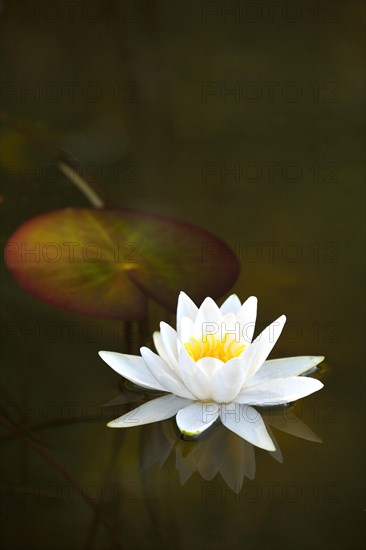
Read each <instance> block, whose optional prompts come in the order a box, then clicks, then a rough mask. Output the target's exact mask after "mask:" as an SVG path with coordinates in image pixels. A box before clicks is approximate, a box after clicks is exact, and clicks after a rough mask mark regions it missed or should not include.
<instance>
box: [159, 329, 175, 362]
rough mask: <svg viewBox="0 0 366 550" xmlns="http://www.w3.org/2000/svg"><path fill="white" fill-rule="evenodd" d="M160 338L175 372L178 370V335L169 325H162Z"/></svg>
mask: <svg viewBox="0 0 366 550" xmlns="http://www.w3.org/2000/svg"><path fill="white" fill-rule="evenodd" d="M160 337H161V342H162V344H163V347H164V350H165V354H166V356H167V357H168V362H169V364H170V365H171V367H173V368H174V369H175V370H177V369H178V349H177V340H178V335H177V333H176V331H175V330H174V329H173V328H172V327H171V326H170V325H168V324H167V323H164V322H161V323H160Z"/></svg>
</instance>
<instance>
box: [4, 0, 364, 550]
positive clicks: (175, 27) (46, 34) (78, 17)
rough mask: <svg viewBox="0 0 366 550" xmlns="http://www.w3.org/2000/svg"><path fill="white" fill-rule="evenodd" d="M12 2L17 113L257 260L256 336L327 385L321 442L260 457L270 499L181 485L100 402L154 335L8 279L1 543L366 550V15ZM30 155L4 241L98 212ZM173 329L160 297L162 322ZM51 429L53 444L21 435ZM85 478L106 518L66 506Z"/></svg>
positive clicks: (322, 5) (19, 156)
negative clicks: (305, 359) (68, 214)
mask: <svg viewBox="0 0 366 550" xmlns="http://www.w3.org/2000/svg"><path fill="white" fill-rule="evenodd" d="M1 9H2V11H1V21H2V48H3V49H2V56H1V57H2V70H1V73H2V74H1V77H2V83H3V84H2V94H3V97H2V105H3V107H2V108H3V110H4V111H6V112H7V114H8V115H10V116H11V117H14V119H15V120H17V122H18V123H20V124H21V125H22V126H23V127H25V128H27V129H28V130H30V131H32V132H34V133H35V134H36V135H38V136H40V137H42V139H44V140H46V141H48V142H50V143H53V144H55V145H57V146H59V147H61V148H64V149H66V150H67V151H69V152H70V153H72V154H73V155H74V156H75V157H76V158H77V159H79V160H80V161H81V162H82V163H83V166H84V168H85V169H86V170H89V171H90V172H88V173H89V175H90V173H91V174H94V175H95V178H96V179H98V181H99V183H100V184H101V186H102V188H103V190H104V191H105V192H106V193H107V194H108V196H109V198H110V200H111V201H112V202H114V203H116V204H122V205H126V206H130V207H137V208H140V209H145V210H148V211H151V212H156V213H161V214H166V215H169V216H172V217H176V218H179V219H182V220H185V221H189V222H193V223H196V224H199V225H201V226H202V227H204V228H206V229H209V230H211V231H212V232H214V233H216V234H217V235H218V236H220V237H221V238H223V239H224V240H226V242H227V243H228V244H230V245H231V246H232V247H233V248H234V249H235V250H236V252H237V253H238V255H239V256H240V259H241V263H242V271H241V275H240V277H239V279H238V281H237V284H236V285H235V288H234V289H233V290H234V291H235V292H236V293H237V294H238V295H239V297H240V298H241V299H242V300H244V299H245V298H246V297H247V296H249V295H251V294H255V295H257V296H258V298H259V324H260V325H261V326H263V325H264V324H265V323H267V322H270V321H272V320H273V319H274V318H276V317H277V316H279V315H280V314H282V313H285V314H286V315H287V317H288V326H287V328H286V329H285V331H284V333H283V336H282V337H281V338H280V340H279V342H278V344H277V346H276V348H275V350H274V352H273V357H285V356H291V355H302V354H314V355H325V356H326V369H325V370H324V372H323V373H321V379H322V380H323V381H324V383H325V388H324V389H323V390H322V391H321V392H320V393H317V394H315V395H313V396H311V397H309V398H307V399H306V400H304V401H303V402H301V411H302V418H303V420H306V422H307V424H308V425H309V426H311V427H312V429H313V430H314V431H315V432H316V433H317V434H318V435H319V436H320V437H321V438H322V440H323V443H322V444H321V445H319V444H317V445H316V444H314V443H309V442H307V441H304V440H301V439H296V438H293V437H291V436H289V435H284V434H281V433H279V435H278V441H279V443H280V446H281V449H282V452H283V455H284V463H283V465H280V464H278V463H277V462H275V461H273V460H272V458H270V457H268V454H267V453H265V452H264V451H261V450H257V451H256V462H257V473H256V477H255V483H256V484H257V485H256V487H257V489H258V488H259V489H258V490H260V492H261V493H260V497H258V498H257V499H256V500H255V502H253V501H252V500H253V498H252V499H251V498H249V499H248V498H247V497H248V494H247V493H243V492H242V493H241V494H240V496H239V497H236V496H235V494H234V493H230V492H228V493H225V491H229V490H228V489H226V486H225V484H224V482H223V480H222V478H221V477H220V476H219V475H218V476H217V477H215V478H214V480H213V481H212V483H213V484H214V485H213V486H212V487H214V491H215V494H213V495H212V497H211V496H210V498H208V499H207V500H206V501H205V499H204V498H203V496H202V495H203V492H204V491H205V490H206V489H207V485H205V484H206V482H205V481H204V480H202V478H201V477H200V476H199V475H198V474H194V475H193V476H192V478H191V479H190V480H189V481H188V482H187V483H186V484H185V485H183V486H181V485H180V483H179V478H178V472H177V470H176V468H175V462H174V461H175V458H174V453H173V454H172V455H171V456H170V457H169V459H168V461H167V464H166V465H165V466H164V467H163V468H162V469H159V468H158V466H156V465H155V466H153V467H152V468H150V469H147V470H146V471H144V472H142V471H141V456H142V454H143V453H144V452H146V451H144V448H145V447H146V445H145V444H146V443H147V441H148V440H149V439H150V438H151V437H152V436H153V435H154V433H155V432H153V431H152V430H154V429H155V428H152V427H151V430H150V427H139V428H135V429H133V430H131V431H128V432H127V431H126V432H124V431H123V432H122V431H121V430H114V431H112V430H108V429H107V428H106V427H105V422H106V420H109V419H111V418H112V417H113V412H111V415H110V416H109V415H108V414H107V413H106V412H104V413H103V415H104V416H102V413H101V412H100V411H99V410H98V409H97V408H96V406H97V405H98V404H100V403H103V402H105V401H107V400H109V399H110V398H112V397H113V396H114V395H115V394H117V393H118V384H119V378H118V376H117V375H116V374H115V373H114V372H113V371H112V370H111V369H109V368H108V367H107V365H105V364H104V363H102V361H101V360H100V359H99V357H98V356H97V351H98V350H99V349H111V350H115V351H123V350H127V348H129V349H130V348H131V347H132V348H134V347H136V340H135V339H134V338H132V340H133V341H132V343H131V341H128V342H127V343H126V342H124V339H123V337H122V336H123V334H122V332H123V330H122V328H121V327H120V326H119V325H118V323H114V322H109V321H105V322H104V321H100V320H95V319H88V318H82V317H80V316H78V315H76V314H75V315H74V314H72V313H66V312H63V311H61V310H57V309H52V308H51V307H50V306H48V305H46V304H44V303H42V302H39V301H37V300H36V299H35V298H33V297H31V296H29V295H27V294H26V293H25V291H23V290H22V289H21V288H19V287H18V286H17V285H16V283H15V282H14V281H13V280H12V279H11V277H10V275H9V274H8V273H7V272H4V275H3V315H2V319H3V326H2V328H3V332H2V350H3V359H4V362H3V367H2V385H1V387H2V388H3V389H2V392H3V395H2V398H3V400H4V408H5V412H6V413H7V415H5V424H4V426H5V429H4V432H3V436H2V437H3V439H2V445H1V451H2V455H1V462H2V475H3V479H4V481H3V484H2V495H1V496H2V506H3V512H2V515H1V518H2V538H3V542H4V544H5V547H6V548H9V549H12V548H25V547H28V548H37V549H40V548H42V549H43V548H45V549H46V548H52V549H59V548H60V549H61V548H65V547H68V548H71V549H75V550H79V549H82V548H95V549H104V548H124V549H134V548H136V549H140V548H141V549H142V548H146V549H155V548H159V549H160V548H175V549H184V550H186V549H188V548H192V549H201V548H202V549H206V548H211V549H221V548H230V549H238V550H239V549H240V550H241V549H243V548H246V549H248V550H262V549H263V550H264V549H268V548H270V549H273V550H283V549H290V548H293V547H296V548H299V549H300V550H313V549H316V550H333V549H334V550H335V549H337V550H341V549H342V550H343V549H352V550H358V549H361V548H363V541H364V535H363V530H362V525H363V518H364V506H365V504H364V474H363V468H362V454H363V443H364V424H363V421H364V416H363V406H362V401H363V397H364V395H363V378H364V376H363V375H364V369H365V361H364V352H363V350H364V343H363V342H364V324H363V323H364V315H363V313H364V308H363V293H362V287H363V263H362V260H361V258H362V254H363V241H362V228H363V221H364V210H363V208H364V204H363V185H364V145H365V144H364V107H363V103H364V91H365V86H364V22H365V21H364V3H363V2H361V1H352V0H351V1H348V2H343V1H334V2H333V1H330V2H327V1H320V2H313V1H307V0H306V1H303V2H297V1H293V2H282V1H278V2H264V1H263V2H262V1H259V0H257V1H253V2H245V1H243V2H220V1H217V2H215V1H214V2H200V1H198V0H197V1H187V2H184V1H175V0H169V1H155V0H148V1H146V2H138V1H137V2H122V1H118V0H104V1H89V2H87V1H79V2H77V1H76V2H73V3H72V2H66V1H61V0H60V1H49V2H37V1H33V0H29V1H26V2H17V1H6V0H5V1H3V2H2V3H1ZM230 9H231V10H233V11H230ZM207 86H209V89H210V90H211V95H209V96H208V97H206V96H205V95H203V92H204V90H205V87H207ZM32 89H33V90H34V91H33V92H31V91H30V90H32ZM226 89H228V90H231V89H236V95H233V94H230V93H229V94H225V90H226ZM70 90H71V91H70ZM270 90H272V91H273V94H270ZM93 93H96V94H97V95H93ZM6 139H8V136H7V137H6ZM5 143H6V150H7V155H8V154H9V141H6V142H5ZM10 143H11V142H10ZM13 155H14V158H13V169H12V170H11V172H9V171H7V169H6V166H5V168H4V167H3V171H2V184H3V191H2V202H1V206H0V207H1V208H2V210H3V212H4V215H3V218H2V219H3V223H2V225H3V232H2V240H3V242H5V241H6V239H7V238H9V236H10V235H11V233H12V232H13V231H14V230H15V229H16V228H17V227H18V226H19V225H20V224H21V223H23V222H24V221H25V220H27V219H29V218H31V217H32V216H33V215H36V214H38V213H41V212H45V211H47V210H51V209H56V208H61V207H64V206H72V205H75V206H77V205H85V204H86V201H85V199H84V198H83V197H82V196H81V195H80V194H79V193H78V191H77V190H76V189H75V188H73V187H72V186H71V185H70V184H69V183H68V182H67V181H66V180H65V179H64V178H62V177H61V176H56V175H55V174H54V172H52V174H51V175H50V174H49V173H48V174H47V172H44V171H42V168H41V166H42V165H41V164H38V165H37V166H38V167H39V172H38V173H36V174H30V173H29V172H28V168H29V167H28V165H27V164H26V162H25V161H24V156H23V152H22V150H21V148H19V144H17V143H15V144H14V153H13ZM6 162H8V156H7V157H6ZM207 163H210V164H207ZM269 165H272V166H273V167H274V174H273V177H272V176H271V173H270V172H269ZM14 166H15V167H16V169H14ZM208 166H209V168H210V172H209V173H207V172H206V169H207V167H208ZM8 168H9V164H8ZM233 169H234V170H236V173H235V174H232V173H230V172H227V171H226V170H233ZM269 243H272V244H269ZM270 250H273V251H274V252H273V254H270ZM213 276H215V274H213ZM161 319H168V320H169V318H168V316H167V314H166V313H165V312H164V311H163V310H162V309H160V308H158V307H157V306H154V305H152V307H151V315H150V319H149V331H150V332H151V331H152V330H156V328H157V327H158V322H159V320H161ZM170 321H172V322H173V321H174V320H173V319H170ZM130 328H131V327H130ZM135 330H136V327H134V326H133V327H132V333H133V334H134V331H135ZM133 334H132V336H133ZM127 340H128V338H127ZM149 343H150V342H149ZM70 403H74V405H72V406H71V405H70ZM126 410H127V408H126ZM27 411H28V412H27ZM29 411H31V412H29ZM9 414H10V416H11V418H13V420H14V418H15V419H16V421H17V422H18V425H17V426H18V427H16V428H14V425H12V424H11V426H10V428H9V424H8V423H7V422H8V420H6V419H7V418H8V416H9ZM47 423H48V428H47V429H45V424H47ZM34 425H38V428H39V427H42V430H39V429H38V430H34V431H33V432H32V434H33V435H32V437H39V438H40V439H39V441H38V440H37V441H35V440H33V439H29V437H26V436H25V435H24V433H23V432H22V429H21V428H20V427H19V426H23V427H24V428H25V429H29V427H31V426H34ZM172 425H174V421H173V420H172ZM9 430H10V432H9ZM9 433H10V437H9ZM29 441H31V443H30V442H29ZM45 452H46V453H47V454H45ZM70 475H71V476H72V479H73V480H78V482H79V483H80V484H81V487H82V488H83V491H84V492H87V491H88V490H90V494H91V495H92V494H93V487H96V489H95V490H96V491H97V498H96V507H91V506H90V505H89V504H88V503H87V502H85V501H84V500H83V498H82V497H81V496H79V494H78V493H76V494H75V495H74V496H70V492H68V487H70V486H69V485H68V483H69V482H70V479H71V478H70V477H69V478H68V477H67V476H70ZM68 480H69V481H68ZM11 483H13V485H11ZM70 483H71V482H70ZM245 483H246V482H244V484H245ZM271 483H275V484H278V485H276V487H277V488H278V492H276V495H275V497H274V496H273V495H271V494H270V492H269V490H268V487H269V484H271ZM291 483H295V484H296V487H298V488H300V493H299V494H300V496H299V498H297V499H295V501H293V502H291V499H289V498H288V497H286V490H287V488H288V487H289V484H291ZM115 484H118V487H119V488H120V494H119V497H118V498H116V497H115V494H112V490H111V487H115V486H116V485H115ZM88 488H89V489H88ZM205 488H206V489H205ZM222 491H223V493H222ZM98 495H99V496H98ZM101 518H102V521H101ZM105 518H107V523H108V525H105V523H103V521H104V520H105Z"/></svg>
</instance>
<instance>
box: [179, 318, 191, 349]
mask: <svg viewBox="0 0 366 550" xmlns="http://www.w3.org/2000/svg"><path fill="white" fill-rule="evenodd" d="M193 330H194V321H192V319H191V318H190V317H182V318H181V320H180V338H179V339H180V341H181V342H183V343H185V342H189V340H190V339H191V337H192V336H193ZM178 352H179V350H178Z"/></svg>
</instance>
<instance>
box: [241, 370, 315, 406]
mask: <svg viewBox="0 0 366 550" xmlns="http://www.w3.org/2000/svg"><path fill="white" fill-rule="evenodd" d="M322 387H323V384H322V383H321V382H320V381H319V380H316V379H315V378H308V377H306V376H289V377H288V378H276V379H274V380H269V381H266V382H263V383H261V384H257V385H256V386H248V387H245V388H243V389H242V390H241V392H240V393H239V395H238V397H237V398H236V401H237V402H238V403H250V404H251V405H258V406H262V407H263V406H268V405H283V404H285V403H290V402H291V401H296V400H297V399H301V398H302V397H306V396H307V395H310V394H311V393H314V392H316V391H318V390H321V388H322Z"/></svg>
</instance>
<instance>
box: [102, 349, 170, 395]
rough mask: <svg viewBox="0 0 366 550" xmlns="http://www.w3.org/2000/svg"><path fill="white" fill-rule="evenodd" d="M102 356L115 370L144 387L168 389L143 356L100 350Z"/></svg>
mask: <svg viewBox="0 0 366 550" xmlns="http://www.w3.org/2000/svg"><path fill="white" fill-rule="evenodd" d="M99 355H100V357H101V358H102V359H103V361H105V362H106V363H107V364H108V365H109V366H110V367H112V369H113V370H115V371H116V372H118V374H120V375H121V376H123V377H124V378H127V379H128V380H131V382H134V383H135V384H138V385H139V386H143V387H144V388H151V389H154V390H162V391H166V390H165V388H164V387H163V386H162V385H161V384H160V383H159V382H158V381H157V380H156V378H155V377H154V376H152V374H151V372H150V370H149V369H148V368H147V366H146V364H145V361H144V360H143V358H142V357H138V356H136V355H125V354H123V353H116V352H114V351H100V352H99Z"/></svg>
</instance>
